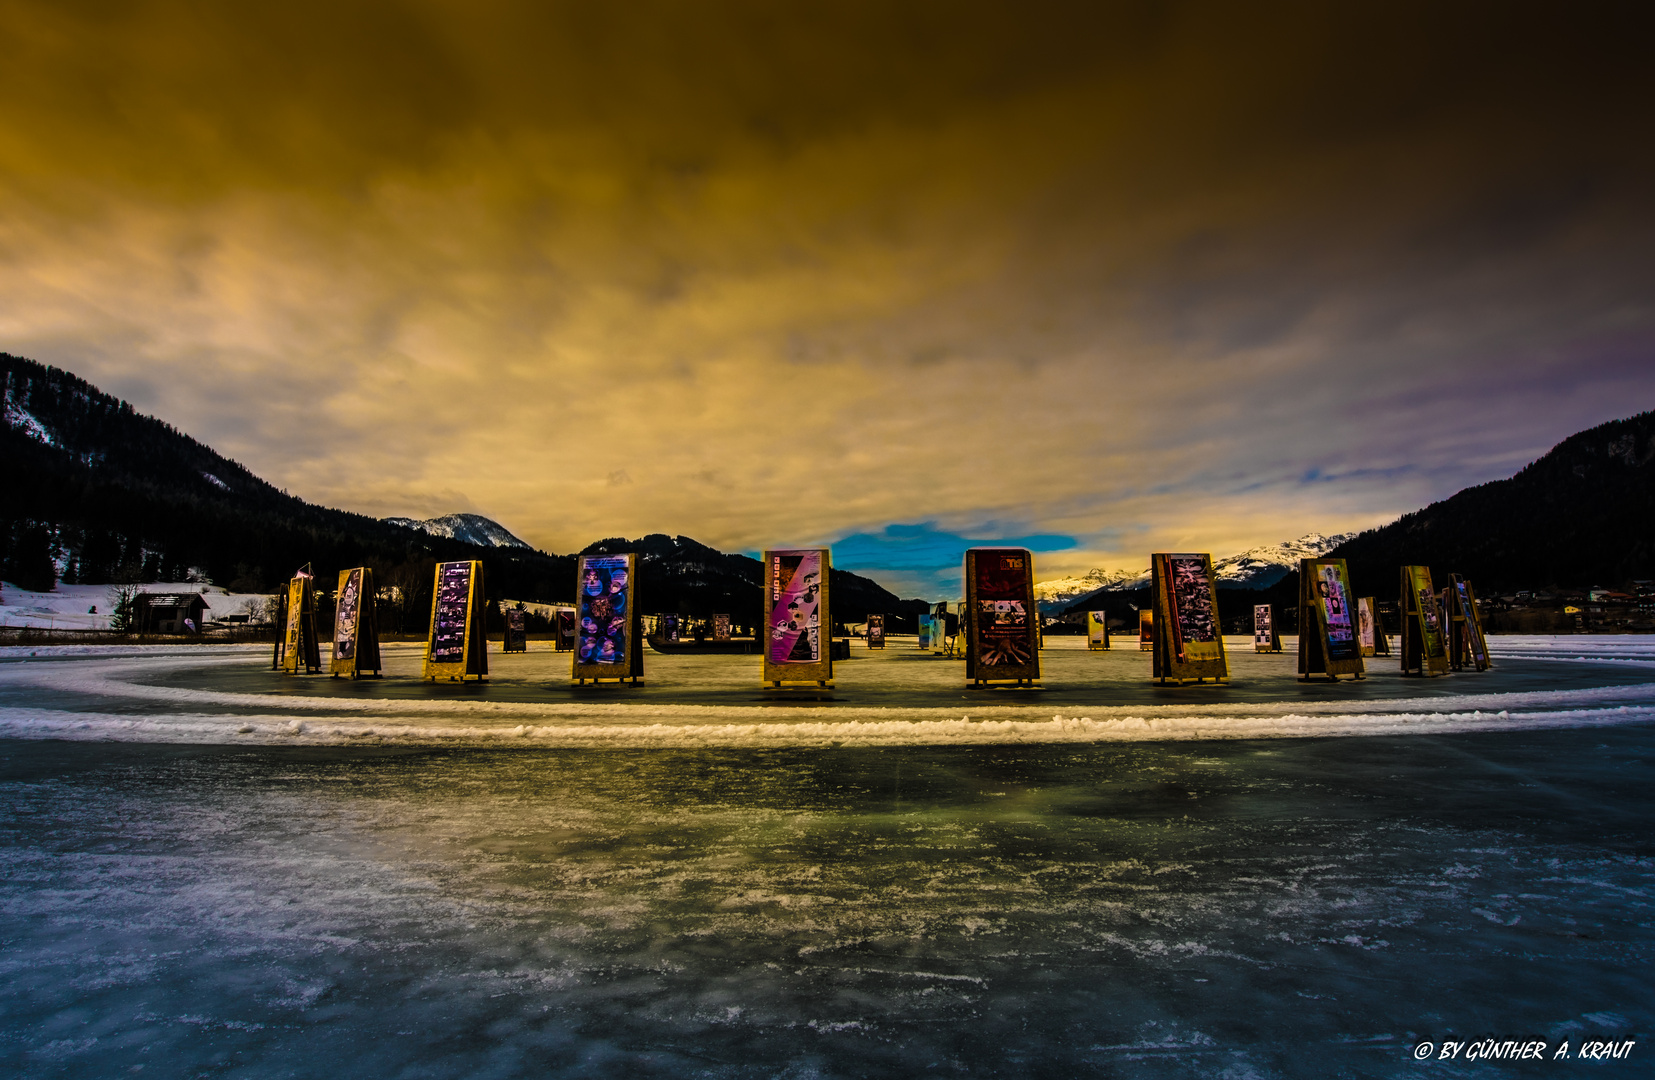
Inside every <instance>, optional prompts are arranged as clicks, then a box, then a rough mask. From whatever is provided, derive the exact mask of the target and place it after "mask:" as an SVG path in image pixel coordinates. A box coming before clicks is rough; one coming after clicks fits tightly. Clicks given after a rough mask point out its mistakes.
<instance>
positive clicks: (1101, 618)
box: [1086, 611, 1109, 650]
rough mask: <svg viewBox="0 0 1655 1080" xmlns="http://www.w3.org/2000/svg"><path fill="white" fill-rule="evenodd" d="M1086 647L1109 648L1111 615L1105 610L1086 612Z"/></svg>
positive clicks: (1095, 648)
mask: <svg viewBox="0 0 1655 1080" xmlns="http://www.w3.org/2000/svg"><path fill="white" fill-rule="evenodd" d="M1086 647H1087V648H1088V649H1094V650H1102V649H1107V648H1109V616H1108V613H1107V612H1103V611H1088V612H1087V613H1086Z"/></svg>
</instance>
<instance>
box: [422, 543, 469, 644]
mask: <svg viewBox="0 0 1655 1080" xmlns="http://www.w3.org/2000/svg"><path fill="white" fill-rule="evenodd" d="M470 614H471V563H470V562H449V563H441V564H440V565H438V567H437V610H436V614H435V616H434V617H433V618H432V620H431V659H430V662H431V663H432V664H463V663H465V626H466V620H467V618H468V617H469V616H470Z"/></svg>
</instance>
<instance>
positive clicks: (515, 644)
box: [500, 604, 529, 652]
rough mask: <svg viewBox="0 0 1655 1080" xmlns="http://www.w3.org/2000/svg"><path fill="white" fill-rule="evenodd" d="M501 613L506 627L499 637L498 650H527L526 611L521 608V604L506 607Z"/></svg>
mask: <svg viewBox="0 0 1655 1080" xmlns="http://www.w3.org/2000/svg"><path fill="white" fill-rule="evenodd" d="M503 614H504V615H505V617H506V629H505V632H504V633H503V634H502V635H501V638H500V651H501V652H528V651H529V631H528V613H527V612H526V611H524V610H523V605H522V604H518V605H517V606H516V607H514V608H507V609H506V611H505V612H504V613H503Z"/></svg>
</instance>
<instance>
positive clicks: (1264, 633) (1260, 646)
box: [1253, 604, 1275, 652]
mask: <svg viewBox="0 0 1655 1080" xmlns="http://www.w3.org/2000/svg"><path fill="white" fill-rule="evenodd" d="M1274 639H1275V626H1274V625H1273V624H1272V622H1271V619H1270V605H1269V604H1254V605H1253V648H1254V649H1256V650H1257V651H1259V652H1269V651H1270V646H1271V643H1272V642H1273V641H1274Z"/></svg>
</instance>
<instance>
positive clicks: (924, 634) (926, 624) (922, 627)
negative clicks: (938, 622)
mask: <svg viewBox="0 0 1655 1080" xmlns="http://www.w3.org/2000/svg"><path fill="white" fill-rule="evenodd" d="M935 618H936V616H935V615H932V614H931V613H930V612H926V613H925V614H924V615H921V616H920V617H919V647H920V648H922V649H929V648H930V647H931V621H932V620H933V619H935Z"/></svg>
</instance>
